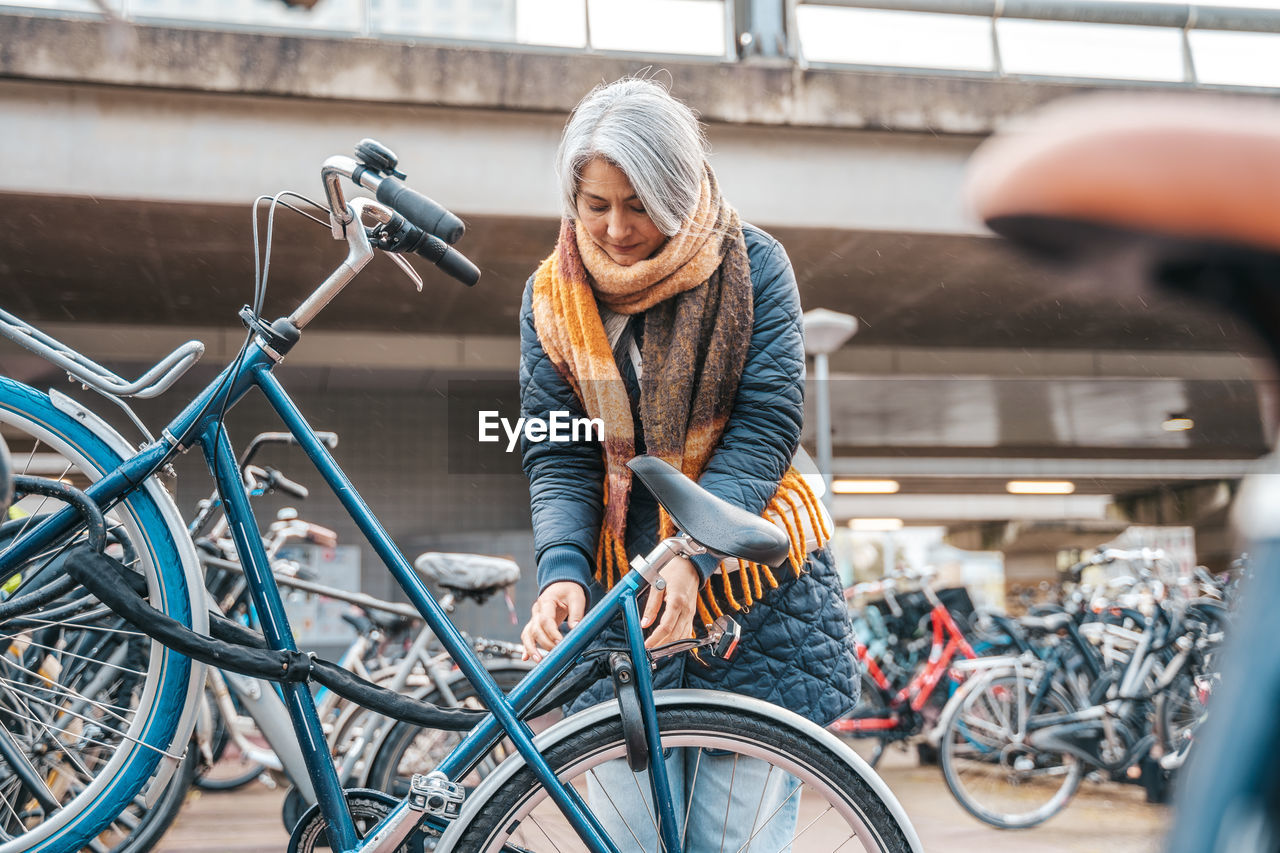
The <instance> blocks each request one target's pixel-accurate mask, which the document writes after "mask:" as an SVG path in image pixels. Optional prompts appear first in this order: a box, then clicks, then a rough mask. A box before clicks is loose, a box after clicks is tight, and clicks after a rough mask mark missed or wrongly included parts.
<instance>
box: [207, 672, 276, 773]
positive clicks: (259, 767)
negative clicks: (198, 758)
mask: <svg viewBox="0 0 1280 853" xmlns="http://www.w3.org/2000/svg"><path fill="white" fill-rule="evenodd" d="M210 677H212V678H220V677H221V674H220V673H214V672H210ZM204 701H205V702H206V703H207V704H208V706H209V715H210V716H211V717H212V718H213V735H212V737H211V738H210V740H211V743H210V744H209V747H210V752H211V754H212V756H213V763H212V764H210V765H209V766H207V767H204V766H202V767H200V769H199V771H198V772H197V774H196V776H195V779H194V780H193V781H194V783H195V786H196V787H197V788H200V789H202V790H205V791H234V790H235V789H237V788H243V787H244V786H245V785H248V784H249V783H250V782H253V781H255V780H256V779H257V778H258V777H259V776H261V775H262V774H263V773H265V772H267V768H266V765H264V764H261V763H259V762H257V761H254V760H253V759H251V758H250V757H249V756H247V755H245V754H244V752H243V751H241V749H240V746H239V744H237V743H236V742H235V740H234V739H233V738H232V736H231V729H230V726H237V727H239V728H238V731H239V733H241V734H242V735H244V736H245V737H246V738H247V739H248V740H250V741H255V742H256V743H257V745H258V746H263V747H266V746H267V744H266V741H265V740H264V739H263V737H262V735H261V734H260V733H259V732H258V730H257V726H256V725H255V724H254V722H253V719H252V718H251V717H248V716H239V715H237V717H236V719H234V720H232V721H230V722H228V721H227V718H226V716H225V715H224V714H223V713H222V708H221V706H219V705H218V700H217V698H216V697H215V696H214V695H213V690H212V689H211V688H209V687H205V689H204ZM231 702H232V705H233V706H236V705H238V704H239V703H238V701H237V700H236V695H235V694H234V693H232V694H231Z"/></svg>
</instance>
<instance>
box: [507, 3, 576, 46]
mask: <svg viewBox="0 0 1280 853" xmlns="http://www.w3.org/2000/svg"><path fill="white" fill-rule="evenodd" d="M516 41H518V42H520V43H521V44H544V45H550V46H553V47H586V46H587V17H586V5H585V0H519V3H518V4H517V5H516Z"/></svg>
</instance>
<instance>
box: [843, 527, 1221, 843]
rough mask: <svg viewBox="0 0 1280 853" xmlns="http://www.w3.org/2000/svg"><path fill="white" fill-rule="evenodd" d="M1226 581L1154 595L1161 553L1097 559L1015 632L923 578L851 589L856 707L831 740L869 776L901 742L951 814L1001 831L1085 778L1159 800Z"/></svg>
mask: <svg viewBox="0 0 1280 853" xmlns="http://www.w3.org/2000/svg"><path fill="white" fill-rule="evenodd" d="M1091 567H1099V569H1097V570H1095V571H1093V572H1089V571H1087V570H1089V569H1090V568H1091ZM1091 574H1092V575H1100V576H1101V577H1102V580H1092V579H1090V578H1089V575H1091ZM1238 574H1239V572H1238V571H1237V572H1232V573H1230V574H1227V573H1224V574H1222V575H1221V576H1216V577H1215V576H1212V575H1210V574H1209V573H1208V572H1206V571H1205V570H1204V569H1203V568H1197V569H1196V570H1195V572H1194V574H1193V575H1191V576H1185V577H1182V578H1181V580H1180V581H1179V582H1177V583H1173V584H1167V583H1166V582H1165V581H1163V580H1162V578H1168V577H1173V576H1175V575H1176V572H1175V571H1174V569H1173V567H1172V566H1171V564H1170V561H1169V560H1168V559H1167V558H1166V556H1165V555H1164V554H1163V553H1162V552H1160V551H1157V550H1152V549H1141V550H1132V551H1122V550H1115V549H1108V550H1102V551H1100V552H1098V553H1097V554H1096V555H1095V556H1093V557H1092V558H1090V559H1089V560H1086V561H1084V562H1082V563H1079V564H1077V565H1076V566H1074V567H1072V569H1071V570H1070V572H1069V575H1070V578H1069V580H1068V581H1067V583H1066V584H1064V587H1063V589H1064V594H1063V595H1062V596H1060V598H1061V600H1060V601H1059V602H1057V603H1042V604H1037V605H1034V606H1033V607H1031V608H1030V610H1029V611H1028V613H1026V614H1025V615H1023V616H1020V617H1017V618H1013V617H1010V616H1006V615H1002V614H998V613H990V612H983V611H975V609H974V606H973V603H972V601H971V600H970V598H969V596H968V594H967V592H966V591H965V590H964V589H963V588H950V589H940V590H935V588H934V585H933V578H932V575H931V573H930V572H927V571H926V572H903V573H901V574H899V575H897V576H895V577H889V578H886V579H884V580H881V581H877V582H875V583H866V584H858V585H856V586H854V587H852V588H850V589H849V590H848V595H849V597H850V599H851V600H853V601H855V602H862V604H861V606H858V607H855V613H856V620H855V624H856V627H857V629H858V632H859V635H860V637H861V639H862V642H861V643H860V644H859V655H860V657H861V658H862V663H863V668H864V674H863V679H862V700H861V703H860V705H859V707H858V708H857V709H856V710H855V712H854V713H853V714H852V715H851V716H849V717H848V718H846V719H844V720H840V721H838V722H837V723H836V724H835V725H834V726H833V727H832V728H833V729H835V730H836V731H838V732H840V733H841V734H842V735H844V736H845V737H846V738H848V739H850V740H851V741H852V742H853V743H854V744H855V745H856V748H857V749H858V751H859V752H860V753H862V754H863V755H864V756H865V757H867V758H868V759H869V760H870V761H871V762H872V763H873V764H874V763H876V762H878V761H879V759H880V757H881V755H882V753H883V752H884V749H885V748H886V746H888V745H890V744H894V743H897V744H902V745H905V744H908V743H910V742H914V743H915V744H916V746H917V750H918V752H919V754H920V757H921V759H922V760H923V761H926V762H933V761H937V763H939V764H940V765H941V769H942V773H943V776H944V778H945V780H946V784H947V787H948V789H949V790H950V791H951V793H952V794H953V795H954V797H955V798H956V800H957V801H958V802H959V803H960V805H962V806H963V807H964V808H965V809H966V810H967V811H968V812H969V813H970V814H972V815H973V816H974V817H976V818H978V819H979V820H981V821H983V822H985V823H988V824H990V825H992V826H995V827H999V828H1003V829H1020V828H1026V827H1031V826H1036V825H1037V824H1040V823H1042V822H1044V821H1045V820H1047V819H1049V818H1050V817H1052V816H1053V815H1055V814H1057V813H1058V812H1059V811H1061V810H1062V809H1063V808H1064V807H1065V806H1066V805H1067V804H1068V803H1069V802H1070V801H1071V798H1072V797H1073V796H1074V794H1075V793H1076V791H1077V789H1078V788H1079V786H1080V784H1081V782H1082V781H1084V780H1086V779H1096V780H1104V779H1105V780H1112V781H1117V782H1132V783H1137V784H1141V785H1143V786H1144V788H1145V789H1146V792H1147V797H1148V799H1149V800H1152V801H1164V800H1165V799H1166V797H1167V795H1168V791H1169V788H1170V785H1171V782H1172V779H1173V777H1174V775H1175V774H1176V773H1177V771H1178V769H1179V768H1180V767H1182V765H1183V763H1184V761H1185V760H1186V757H1187V754H1188V750H1189V749H1190V748H1191V746H1192V744H1193V743H1194V742H1195V733H1196V730H1197V729H1198V727H1199V726H1200V725H1201V724H1202V723H1203V722H1204V720H1205V718H1206V713H1207V710H1208V703H1209V697H1210V695H1211V694H1212V692H1213V687H1214V684H1215V683H1216V681H1217V679H1218V675H1217V669H1218V664H1219V655H1218V651H1219V648H1220V645H1221V643H1222V638H1223V632H1224V628H1225V626H1226V625H1227V623H1228V621H1229V617H1230V610H1231V604H1232V599H1233V596H1234V590H1235V582H1234V581H1232V580H1230V578H1233V577H1238ZM1086 580H1091V582H1086Z"/></svg>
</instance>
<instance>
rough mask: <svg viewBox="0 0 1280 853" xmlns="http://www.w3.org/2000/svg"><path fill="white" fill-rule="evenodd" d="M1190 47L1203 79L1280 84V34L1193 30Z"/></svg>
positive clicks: (1228, 83) (1219, 82)
mask: <svg viewBox="0 0 1280 853" xmlns="http://www.w3.org/2000/svg"><path fill="white" fill-rule="evenodd" d="M1191 51H1192V56H1193V57H1194V58H1195V63H1196V77H1197V78H1198V79H1199V80H1200V82H1201V83H1213V84H1217V85H1224V86H1276V87H1280V35H1277V34H1275V33H1227V32H1208V31H1206V32H1195V31H1194V30H1193V31H1192V32H1191Z"/></svg>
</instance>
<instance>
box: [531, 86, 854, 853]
mask: <svg viewBox="0 0 1280 853" xmlns="http://www.w3.org/2000/svg"><path fill="white" fill-rule="evenodd" d="M707 154H708V146H707V143H706V140H705V138H704V136H703V134H702V130H701V127H700V126H699V124H698V121H697V118H696V117H695V116H694V114H693V113H692V111H690V110H689V108H688V107H686V106H684V105H683V104H682V103H680V102H679V101H677V100H676V99H674V98H673V97H671V95H670V94H669V93H668V92H667V91H666V90H665V89H664V88H663V87H662V86H660V85H658V84H657V83H655V82H653V81H652V80H646V79H630V78H629V79H623V80H619V81H618V82H616V83H613V84H610V85H605V86H600V87H598V88H596V89H595V90H594V91H592V92H591V93H590V94H588V95H587V96H586V97H585V98H584V99H583V100H582V102H581V103H579V104H578V106H577V108H576V109H575V110H574V112H573V115H572V116H571V117H570V119H569V122H568V125H567V126H566V127H565V130H564V136H563V138H562V140H561V143H560V148H559V152H558V154H557V162H556V167H557V173H558V175H559V179H560V186H561V191H562V194H563V203H564V212H565V219H564V221H563V223H562V225H561V228H560V235H559V239H558V241H557V243H556V247H555V251H554V252H552V254H551V255H550V256H549V257H548V258H547V259H546V260H545V261H544V262H543V263H542V265H541V266H540V267H539V268H538V270H537V272H536V273H535V274H534V276H533V277H532V278H531V279H530V280H529V283H528V286H527V287H526V289H525V294H524V303H523V307H522V309H521V362H520V382H521V403H522V409H523V412H522V414H523V415H524V416H525V417H526V418H529V417H538V418H548V419H549V418H550V415H551V413H553V412H568V413H569V415H570V416H571V417H592V418H601V419H602V420H603V421H604V424H605V435H604V440H603V442H601V441H580V442H576V443H563V442H551V441H543V442H529V441H525V443H524V445H523V452H524V469H525V473H526V474H527V475H528V477H529V483H530V490H531V503H532V509H533V529H534V542H535V549H536V554H537V563H538V584H539V588H540V590H541V591H540V594H539V596H538V599H537V601H536V602H535V603H534V605H533V612H532V618H531V619H530V621H529V623H528V624H527V625H526V626H525V628H524V632H523V634H522V640H523V643H524V649H525V655H526V657H529V658H533V659H534V660H538V659H540V658H541V655H542V650H546V649H550V648H551V647H553V646H554V645H555V644H556V643H557V642H559V641H560V639H561V629H560V626H561V624H562V623H566V622H567V623H568V626H569V627H570V628H572V627H573V626H574V625H576V624H577V622H578V621H579V620H580V619H581V618H582V616H583V613H584V612H585V611H586V609H587V607H588V606H589V603H590V602H593V601H594V600H596V599H597V598H598V596H599V595H600V594H601V593H602V592H603V591H604V590H605V589H607V588H608V587H610V586H612V585H613V584H614V583H616V582H617V580H618V579H619V578H620V577H621V576H622V575H623V573H625V572H626V571H627V568H628V560H629V559H630V558H631V557H634V556H635V555H637V554H645V553H647V552H648V551H649V550H650V549H651V548H652V547H653V546H654V545H655V544H656V543H657V542H658V541H659V538H660V537H662V536H667V535H671V533H672V532H673V528H672V525H671V522H670V519H668V518H667V517H666V515H665V513H663V512H661V511H660V510H659V507H658V506H657V504H656V502H655V501H654V499H653V496H652V495H651V494H650V493H649V492H648V491H647V490H646V489H645V488H644V486H643V485H642V484H641V483H640V482H639V481H638V480H633V479H632V477H631V474H630V471H629V470H628V469H627V467H626V462H627V460H629V459H630V458H631V457H633V456H635V455H637V454H641V453H648V454H650V455H655V456H658V457H660V458H662V459H665V460H666V461H668V462H670V463H672V464H673V465H675V466H676V467H678V468H681V469H682V470H683V471H684V472H685V473H686V474H688V475H689V476H690V477H693V478H695V479H696V480H698V482H699V483H700V484H701V485H702V486H703V487H705V488H706V489H708V490H709V491H711V492H712V493H714V494H716V495H718V496H720V497H722V498H724V499H726V500H728V501H730V502H732V503H734V504H737V505H738V506H741V507H744V508H746V509H748V510H750V511H751V512H755V513H762V514H764V515H766V517H770V518H773V519H774V520H776V521H779V523H782V524H784V525H785V526H786V527H787V529H788V530H789V532H790V535H791V537H792V546H793V547H792V558H791V559H790V560H789V561H788V562H787V563H786V564H784V566H782V567H781V568H780V569H777V570H772V571H771V570H770V569H769V567H767V566H758V565H748V566H739V565H737V563H736V561H730V562H732V563H733V564H732V565H731V566H726V567H725V568H724V569H721V568H720V567H719V566H718V561H717V560H716V559H715V558H714V557H712V556H710V555H700V556H698V557H695V558H694V559H692V560H687V559H677V560H675V561H673V562H672V563H670V564H668V565H667V566H666V568H665V569H663V572H662V578H663V580H664V581H665V588H662V589H659V588H657V587H656V586H655V587H654V588H652V589H650V591H649V594H648V599H647V602H646V603H645V607H644V611H643V618H642V621H643V623H644V625H645V627H646V628H647V629H649V634H648V636H647V643H646V644H647V646H648V647H650V648H654V647H656V646H659V645H662V644H664V643H668V642H671V641H674V640H679V639H683V638H686V637H689V636H691V635H692V634H693V633H694V631H695V630H696V629H700V628H701V626H702V625H704V624H706V623H708V622H710V621H711V620H712V619H713V618H714V617H715V616H716V615H718V614H719V613H721V612H734V615H735V618H737V619H738V621H739V623H740V624H741V625H742V629H743V640H742V643H741V646H740V649H739V651H738V654H737V655H736V656H735V657H734V658H733V660H732V661H729V662H725V661H721V660H717V659H708V658H706V657H705V656H704V658H703V659H702V660H701V661H699V660H696V659H691V658H689V656H687V655H677V656H674V657H673V658H670V659H668V660H665V661H664V662H663V664H662V665H661V666H660V667H659V669H658V672H657V674H656V676H655V684H656V686H657V687H660V688H670V687H697V688H712V689H719V690H730V691H735V692H739V693H743V694H747V695H749V696H754V697H757V698H760V699H764V700H767V701H769V702H773V703H776V704H778V705H782V706H783V707H786V708H789V709H791V710H793V711H796V712H798V713H800V714H802V715H804V716H806V717H808V718H809V719H811V720H814V721H815V722H817V723H819V724H823V725H825V724H827V723H829V722H831V721H832V720H834V719H835V718H837V717H839V716H840V715H841V714H843V713H845V712H847V711H848V710H849V709H851V708H852V707H853V704H854V703H855V701H856V698H857V692H858V680H857V677H856V671H855V664H854V657H853V653H852V640H851V637H850V632H849V623H848V617H847V614H846V610H845V606H844V602H843V598H842V596H841V593H840V587H839V583H838V581H837V579H836V574H835V571H834V569H833V564H832V559H831V555H830V552H829V551H828V550H827V549H826V548H817V549H816V550H812V551H811V552H810V553H807V554H806V550H808V549H807V548H806V547H805V546H804V544H802V543H803V540H804V538H805V533H804V531H805V530H806V529H809V530H813V529H814V528H815V527H817V528H819V529H820V528H821V527H822V524H821V523H820V522H819V523H818V524H816V525H815V524H814V521H815V520H816V518H817V517H816V515H815V513H814V510H815V507H816V503H815V501H814V499H813V495H812V493H811V492H810V491H809V489H808V487H807V486H806V485H805V483H804V480H803V479H802V478H800V477H799V476H798V475H797V474H796V473H795V471H794V469H793V468H792V458H793V455H794V454H795V452H796V448H797V446H798V444H799V440H800V426H801V420H802V417H803V405H802V401H803V374H804V350H803V342H802V330H801V320H800V302H799V297H798V294H797V291H796V281H795V275H794V273H793V272H792V269H791V264H790V261H789V260H788V258H787V255H786V253H785V252H784V251H783V248H782V246H781V245H780V244H779V243H778V241H777V240H775V239H773V238H772V237H770V236H769V235H768V234H766V233H765V232H763V231H761V230H760V229H758V228H755V227H753V226H751V225H747V224H744V223H742V222H740V220H739V219H738V214H737V213H736V211H734V209H733V208H732V207H731V206H730V205H729V203H728V202H727V201H726V200H725V199H724V198H723V197H722V196H721V194H720V188H719V185H718V184H717V182H716V178H715V174H714V173H713V172H712V170H711V167H710V165H709V164H708V162H707ZM762 179H763V178H762ZM819 537H820V539H819V541H821V538H825V537H822V534H821V531H820V530H819ZM658 586H661V584H659V585H658ZM617 630H618V632H619V636H620V632H621V627H620V626H618V629H617ZM603 642H606V643H609V644H611V645H617V644H618V636H615V637H613V638H612V639H611V638H609V637H606V638H605V639H604V641H603ZM611 696H612V688H611V686H610V685H609V684H608V682H607V681H605V682H601V683H599V684H597V685H595V687H594V688H593V689H590V690H588V691H587V692H586V693H585V694H583V696H581V697H580V698H579V699H578V700H577V702H576V703H575V704H574V706H573V707H572V708H571V709H570V710H571V711H576V710H579V709H581V708H583V707H586V706H587V705H590V704H594V703H596V702H599V701H603V700H605V699H608V698H611ZM689 751H690V752H693V750H689ZM713 759H714V756H712V757H711V758H708V757H707V756H706V755H705V754H704V755H703V756H702V757H701V759H700V760H701V761H702V762H703V764H702V765H701V766H702V770H701V772H702V773H703V774H707V773H708V766H709V765H710V764H712V763H714V762H713ZM682 760H683V759H682V758H681V757H680V756H678V755H676V756H673V757H672V758H670V759H668V765H669V768H672V770H673V778H676V779H679V778H681V775H680V773H681V770H680V762H681V761H682ZM617 764H619V765H620V766H619V767H618V768H616V770H617V772H618V773H621V774H626V773H628V772H629V771H627V769H626V767H625V764H622V763H621V762H617ZM724 772H726V773H728V772H730V771H729V770H725V771H724ZM736 772H737V774H739V776H741V775H743V774H745V768H743V767H739V768H738V769H737V771H736ZM597 775H598V776H600V778H599V779H597V780H594V781H593V784H600V785H603V786H605V787H609V786H610V785H611V784H613V783H611V782H610V781H609V779H608V778H607V777H608V774H604V775H603V776H601V775H600V774H597ZM726 778H727V777H726ZM623 781H625V784H626V790H632V791H633V790H635V789H636V788H635V785H634V783H633V782H632V781H631V780H630V779H624V780H623ZM698 784H699V785H702V784H703V783H702V782H699V783H698ZM793 784H794V783H790V784H789V785H783V786H781V787H779V786H778V785H776V784H774V785H773V787H774V788H776V789H777V790H775V791H771V792H769V796H770V797H774V798H775V799H776V800H777V802H778V803H783V802H784V801H786V800H787V799H788V795H789V793H790V791H791V790H792V787H791V785H793ZM641 787H644V786H641ZM595 793H598V792H595ZM754 796H755V799H754V800H753V801H752V803H751V807H752V808H753V809H755V808H757V806H758V804H759V788H758V787H757V788H756V794H755V795H754ZM701 799H706V798H705V797H701V796H696V797H695V798H694V808H695V809H696V808H702V807H703V804H702V803H700V802H699V801H700V800H701ZM795 799H796V798H794V797H791V798H790V802H791V804H792V805H794V801H795ZM592 800H593V803H598V802H600V799H599V798H598V797H596V796H593V797H592ZM719 802H720V806H719V812H718V813H719V814H720V815H721V818H723V815H724V813H725V806H724V801H723V799H721V800H720V801H719ZM637 807H639V806H637ZM709 807H710V808H714V805H712V806H709ZM622 808H623V810H624V811H625V807H622ZM597 810H598V811H599V810H600V809H599V808H598V809H597ZM616 817H618V818H620V819H627V815H625V814H623V815H617V816H616ZM788 821H790V826H788V823H787V822H788ZM606 823H608V821H606ZM628 823H630V824H631V828H632V830H631V831H634V832H638V833H639V832H645V831H647V832H649V833H650V834H649V836H648V838H647V839H646V837H645V836H644V835H639V837H638V838H637V839H636V840H637V842H638V843H639V844H640V846H642V847H647V848H650V849H656V846H657V845H656V841H655V842H654V843H653V844H652V846H651V845H650V843H649V842H650V841H652V840H653V836H652V830H651V829H648V828H647V825H648V823H649V822H648V821H647V820H645V821H641V824H642V825H641V826H637V825H636V822H634V821H631V820H628ZM703 823H714V824H715V831H716V833H717V836H716V838H717V843H716V844H714V845H713V849H719V847H720V844H719V841H720V840H721V839H720V838H719V832H720V830H721V828H722V825H723V824H724V823H725V822H724V821H723V819H720V820H714V821H697V820H690V821H689V825H690V827H691V830H690V831H693V830H692V827H696V826H698V825H700V824H703ZM775 823H776V824H777V825H778V826H779V827H780V829H779V832H781V833H782V834H783V837H785V838H788V839H789V838H790V831H791V828H790V827H791V826H794V809H793V808H792V809H787V808H786V807H785V806H784V808H782V809H781V810H780V813H779V815H778V817H777V820H776V821H775ZM747 825H748V826H750V822H748V824H747ZM618 835H620V836H621V837H622V838H628V837H631V836H630V835H629V833H628V832H627V831H626V830H623V831H621V832H620V833H616V834H615V840H616V839H617V836H618ZM744 840H745V839H744ZM688 849H691V850H697V849H700V848H699V846H698V844H697V841H696V839H691V843H690V844H689V846H688ZM726 849H730V850H733V849H737V845H732V846H728V847H727V848H726Z"/></svg>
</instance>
